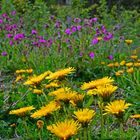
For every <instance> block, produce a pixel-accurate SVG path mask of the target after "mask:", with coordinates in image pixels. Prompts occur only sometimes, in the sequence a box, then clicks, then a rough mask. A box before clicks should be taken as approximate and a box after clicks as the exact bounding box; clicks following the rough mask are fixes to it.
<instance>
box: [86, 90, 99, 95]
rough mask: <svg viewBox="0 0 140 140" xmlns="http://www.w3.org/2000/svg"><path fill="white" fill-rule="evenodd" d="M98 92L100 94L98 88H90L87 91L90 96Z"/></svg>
mask: <svg viewBox="0 0 140 140" xmlns="http://www.w3.org/2000/svg"><path fill="white" fill-rule="evenodd" d="M97 94H98V92H97V90H96V89H90V90H88V91H87V95H89V96H92V95H94V96H96V95H97Z"/></svg>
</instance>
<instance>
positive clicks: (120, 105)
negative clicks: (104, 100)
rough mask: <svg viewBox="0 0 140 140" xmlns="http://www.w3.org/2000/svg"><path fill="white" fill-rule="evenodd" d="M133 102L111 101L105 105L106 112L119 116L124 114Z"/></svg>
mask: <svg viewBox="0 0 140 140" xmlns="http://www.w3.org/2000/svg"><path fill="white" fill-rule="evenodd" d="M130 105H131V104H130V103H126V102H125V100H115V101H113V102H111V103H108V104H107V105H106V106H105V112H106V113H105V114H113V115H116V116H119V115H120V114H122V113H123V112H124V111H125V109H127V108H128V107H129V106H130Z"/></svg>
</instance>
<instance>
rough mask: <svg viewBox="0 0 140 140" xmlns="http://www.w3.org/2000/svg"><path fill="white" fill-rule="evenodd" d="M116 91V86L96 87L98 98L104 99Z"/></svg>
mask: <svg viewBox="0 0 140 140" xmlns="http://www.w3.org/2000/svg"><path fill="white" fill-rule="evenodd" d="M117 89H118V87H117V86H113V85H105V86H99V87H97V89H96V91H97V93H98V95H99V96H101V97H102V98H105V97H109V96H111V95H112V94H113V93H114V92H115V91H116V90H117Z"/></svg>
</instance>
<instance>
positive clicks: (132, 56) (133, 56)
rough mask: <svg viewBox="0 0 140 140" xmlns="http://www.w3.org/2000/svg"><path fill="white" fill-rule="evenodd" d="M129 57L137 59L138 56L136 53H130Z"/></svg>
mask: <svg viewBox="0 0 140 140" xmlns="http://www.w3.org/2000/svg"><path fill="white" fill-rule="evenodd" d="M130 58H132V59H137V58H138V56H137V55H131V56H130Z"/></svg>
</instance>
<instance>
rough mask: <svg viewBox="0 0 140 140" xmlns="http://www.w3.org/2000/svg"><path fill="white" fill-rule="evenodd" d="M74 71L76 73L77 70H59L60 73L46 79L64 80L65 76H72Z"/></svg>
mask: <svg viewBox="0 0 140 140" xmlns="http://www.w3.org/2000/svg"><path fill="white" fill-rule="evenodd" d="M74 71H75V69H74V68H72V67H69V68H66V69H62V70H58V71H56V72H54V73H52V74H50V75H49V76H48V77H46V79H50V80H55V79H58V78H62V77H64V76H66V75H68V74H71V73H73V72H74Z"/></svg>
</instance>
